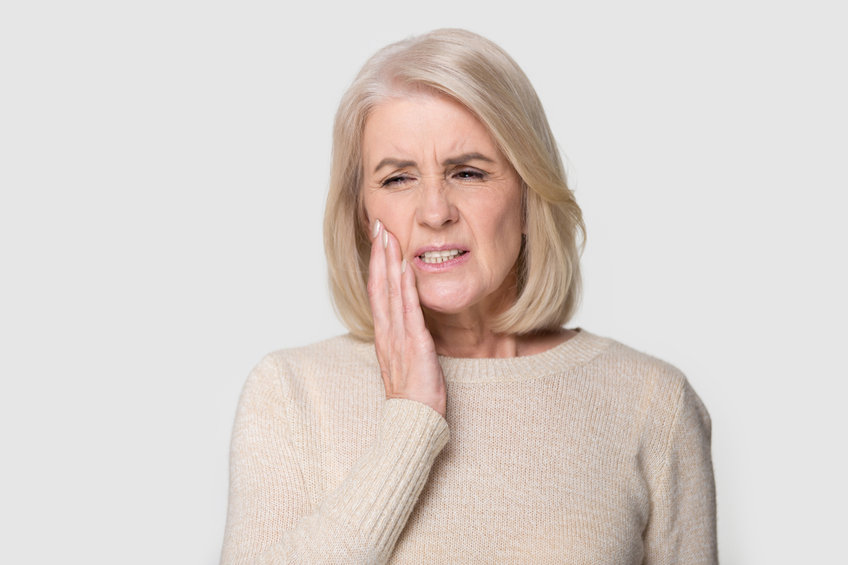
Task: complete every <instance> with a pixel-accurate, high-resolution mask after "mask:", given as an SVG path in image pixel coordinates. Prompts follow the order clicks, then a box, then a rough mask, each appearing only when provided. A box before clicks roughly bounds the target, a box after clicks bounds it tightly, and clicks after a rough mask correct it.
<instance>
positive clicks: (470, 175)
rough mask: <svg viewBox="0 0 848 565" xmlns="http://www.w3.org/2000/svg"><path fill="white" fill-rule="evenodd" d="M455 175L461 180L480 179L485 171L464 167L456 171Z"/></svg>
mask: <svg viewBox="0 0 848 565" xmlns="http://www.w3.org/2000/svg"><path fill="white" fill-rule="evenodd" d="M454 176H455V177H457V178H459V179H461V180H480V179H482V178H483V173H481V172H480V171H476V170H474V169H463V170H461V171H457V172H456V173H454Z"/></svg>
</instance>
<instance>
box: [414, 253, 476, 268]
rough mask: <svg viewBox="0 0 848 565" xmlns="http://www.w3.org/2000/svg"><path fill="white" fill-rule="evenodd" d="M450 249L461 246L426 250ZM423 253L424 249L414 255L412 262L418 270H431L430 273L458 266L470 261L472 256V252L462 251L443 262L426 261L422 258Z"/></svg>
mask: <svg viewBox="0 0 848 565" xmlns="http://www.w3.org/2000/svg"><path fill="white" fill-rule="evenodd" d="M450 249H460V248H459V247H447V248H442V249H427V250H425V251H446V250H450ZM423 253H424V251H422V252H421V253H419V254H418V255H416V256H415V257H413V258H412V263H413V265H415V268H416V270H418V271H422V272H429V273H439V272H442V271H447V270H448V269H452V268H454V267H457V266H459V265H461V264H462V263H465V262H466V261H468V258H469V257H470V256H471V253H470V252H468V251H466V252H465V253H461V254H459V255H456V256H455V257H452V258H451V259H447V260H446V261H442V262H441V263H425V262H424V261H423V260H422V259H421V254H423Z"/></svg>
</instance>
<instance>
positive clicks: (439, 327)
mask: <svg viewBox="0 0 848 565" xmlns="http://www.w3.org/2000/svg"><path fill="white" fill-rule="evenodd" d="M425 319H426V321H427V328H428V329H429V330H430V334H431V335H432V336H433V341H434V343H435V344H436V353H438V354H439V355H444V356H447V357H460V358H483V357H485V358H503V357H520V356H524V355H535V354H537V353H541V352H543V351H547V350H548V349H550V348H552V347H556V346H557V345H559V344H560V343H562V342H564V341H565V340H567V339H569V338H570V337H572V336H573V335H574V334H576V333H577V332H576V331H574V330H566V329H563V328H560V329H558V330H554V331H547V332H538V333H534V334H529V335H520V336H519V335H510V334H502V333H496V332H494V331H493V330H492V329H491V326H490V325H489V324H488V323H486V320H485V319H481V318H477V319H474V318H471V317H470V316H467V315H466V316H462V315H445V314H440V313H435V312H426V313H425Z"/></svg>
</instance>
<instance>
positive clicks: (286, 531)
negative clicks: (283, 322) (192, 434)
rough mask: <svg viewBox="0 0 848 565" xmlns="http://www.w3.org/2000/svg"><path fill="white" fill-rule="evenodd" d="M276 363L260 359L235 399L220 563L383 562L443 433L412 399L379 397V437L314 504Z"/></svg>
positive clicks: (440, 422) (435, 417)
mask: <svg viewBox="0 0 848 565" xmlns="http://www.w3.org/2000/svg"><path fill="white" fill-rule="evenodd" d="M280 378H281V369H280V368H279V367H278V366H277V363H276V362H275V360H274V359H273V358H270V357H269V358H266V359H265V360H264V361H263V362H262V363H261V364H260V365H259V366H258V367H257V368H256V369H255V370H254V371H253V373H252V374H251V375H250V377H249V379H248V381H247V384H246V385H245V388H244V391H243V393H242V397H241V400H240V401H239V409H238V414H237V416H236V423H235V427H234V430H233V439H232V447H231V454H230V458H231V459H230V499H229V510H228V514H227V527H226V533H225V539H224V548H223V554H222V557H221V563H222V564H223V565H230V564H246V563H251V564H259V563H262V564H266V563H267V564H270V563H316V564H317V563H385V562H386V561H387V560H388V558H389V556H390V555H391V552H392V549H393V548H394V545H395V543H396V541H397V538H398V536H399V535H400V532H401V530H402V529H403V527H404V525H405V524H406V521H407V519H408V517H409V514H410V512H411V511H412V508H413V506H414V505H415V502H416V501H417V499H418V496H419V494H420V493H421V489H422V488H423V486H424V484H425V482H426V480H427V476H428V474H429V471H430V468H431V466H432V464H433V461H434V460H435V458H436V456H437V455H438V454H439V452H440V451H441V450H442V448H443V447H444V445H445V444H446V443H447V441H448V437H449V431H448V426H447V423H446V422H445V420H444V418H442V417H441V416H440V415H439V414H438V413H437V412H436V411H434V410H433V409H432V408H430V407H428V406H426V405H424V404H422V403H420V402H416V401H413V400H404V399H389V400H386V402H385V404H384V406H383V411H382V414H381V420H380V423H379V428H378V433H377V437H376V440H375V441H374V443H373V444H372V446H371V447H370V448H369V450H368V451H367V452H366V453H365V454H364V455H363V456H362V457H361V458H360V459H359V460H358V461H357V462H356V463H355V464H354V466H353V468H352V469H351V471H350V472H349V473H348V475H347V476H346V477H345V479H344V481H343V482H342V483H341V484H339V485H338V487H336V488H335V489H333V490H331V491H330V492H328V493H327V495H326V496H325V497H324V499H323V500H322V501H321V503H320V504H318V505H317V506H316V507H314V508H313V507H311V505H310V501H309V499H308V497H307V489H306V482H307V481H309V480H310V479H311V477H306V476H303V474H302V472H301V464H300V460H299V454H298V452H297V451H296V450H295V449H293V445H292V441H291V437H292V436H291V434H290V431H289V430H288V425H287V418H286V410H287V408H288V405H287V399H286V398H285V397H284V394H283V392H282V387H281V381H280Z"/></svg>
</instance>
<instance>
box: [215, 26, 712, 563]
mask: <svg viewBox="0 0 848 565" xmlns="http://www.w3.org/2000/svg"><path fill="white" fill-rule="evenodd" d="M335 124H336V125H335V133H334V150H333V165H332V175H331V182H330V194H329V199H328V203H327V213H326V220H325V232H324V233H325V245H326V250H327V257H328V262H329V266H330V280H331V286H332V291H333V296H334V299H335V302H336V306H337V309H338V312H339V314H340V315H341V317H342V319H343V320H344V322H345V323H346V324H347V326H348V328H349V329H350V334H349V335H345V336H342V337H337V338H333V339H330V340H327V341H324V342H321V343H318V344H315V345H312V346H308V347H303V348H299V349H293V350H287V351H280V352H277V353H273V354H271V355H269V356H267V357H266V358H265V359H264V360H263V361H262V362H261V363H260V364H259V365H258V366H257V367H256V369H255V370H254V371H253V373H252V374H251V375H250V377H249V379H248V381H247V384H246V385H245V389H244V392H243V394H242V397H241V401H240V404H239V410H238V415H237V418H236V424H235V429H234V431H233V442H232V454H231V486H230V506H229V513H228V518H227V529H226V539H225V542H224V551H223V557H222V562H223V563H423V562H428V563H430V562H432V563H593V564H598V563H615V564H629V563H713V562H715V561H716V540H715V496H714V486H713V476H712V467H711V463H710V447H709V435H710V422H709V417H708V415H707V412H706V410H705V409H704V406H703V405H702V404H701V402H700V400H699V399H698V397H697V396H696V394H695V393H694V392H693V390H692V388H691V387H690V386H689V385H688V383H687V382H686V379H685V378H684V377H683V375H682V374H681V373H680V372H679V371H678V370H676V369H675V368H674V367H672V366H670V365H668V364H666V363H663V362H662V361H659V360H657V359H654V358H652V357H649V356H647V355H644V354H641V353H638V352H636V351H634V350H632V349H629V348H627V347H626V346H624V345H621V344H620V343H617V342H615V341H613V340H611V339H608V338H603V337H599V336H597V335H594V334H592V333H590V332H588V331H586V330H583V329H563V327H562V326H563V324H564V323H565V322H566V321H567V320H568V319H569V317H570V316H571V315H572V313H573V311H574V308H575V305H576V304H577V301H578V294H579V286H580V275H579V265H578V256H579V253H578V248H579V244H580V242H581V241H582V232H583V225H582V219H581V213H580V209H579V208H578V206H577V204H576V202H575V201H574V197H573V195H572V193H571V191H570V190H569V189H568V187H567V186H566V182H565V176H564V172H563V167H562V164H561V162H560V158H559V154H558V152H557V149H556V144H555V141H554V138H553V135H552V134H551V131H550V129H549V126H548V124H547V120H546V118H545V115H544V111H543V110H542V107H541V104H540V103H539V100H538V98H537V96H536V94H535V92H534V90H533V88H532V86H531V85H530V83H529V82H528V80H527V78H526V77H525V75H524V74H523V73H522V71H521V69H520V68H519V67H518V66H517V65H516V64H515V62H514V61H513V60H512V59H511V58H510V57H509V56H508V55H507V54H506V53H504V52H503V51H502V50H501V49H500V48H499V47H497V46H496V45H494V44H493V43H491V42H490V41H488V40H486V39H484V38H482V37H479V36H477V35H475V34H472V33H469V32H465V31H459V30H440V31H436V32H433V33H430V34H427V35H424V36H421V37H417V38H413V39H410V40H407V41H402V42H400V43H396V44H394V45H390V46H388V47H386V48H384V49H383V50H381V51H379V52H378V53H377V54H376V55H374V56H373V57H372V58H371V59H370V60H369V61H368V62H367V63H366V65H365V67H364V68H363V69H362V71H361V72H360V74H359V75H358V76H357V78H356V80H355V81H354V83H353V85H352V86H351V87H350V89H349V90H348V92H347V93H346V94H345V96H344V98H343V100H342V103H341V106H340V108H339V112H338V114H337V116H336V122H335Z"/></svg>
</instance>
